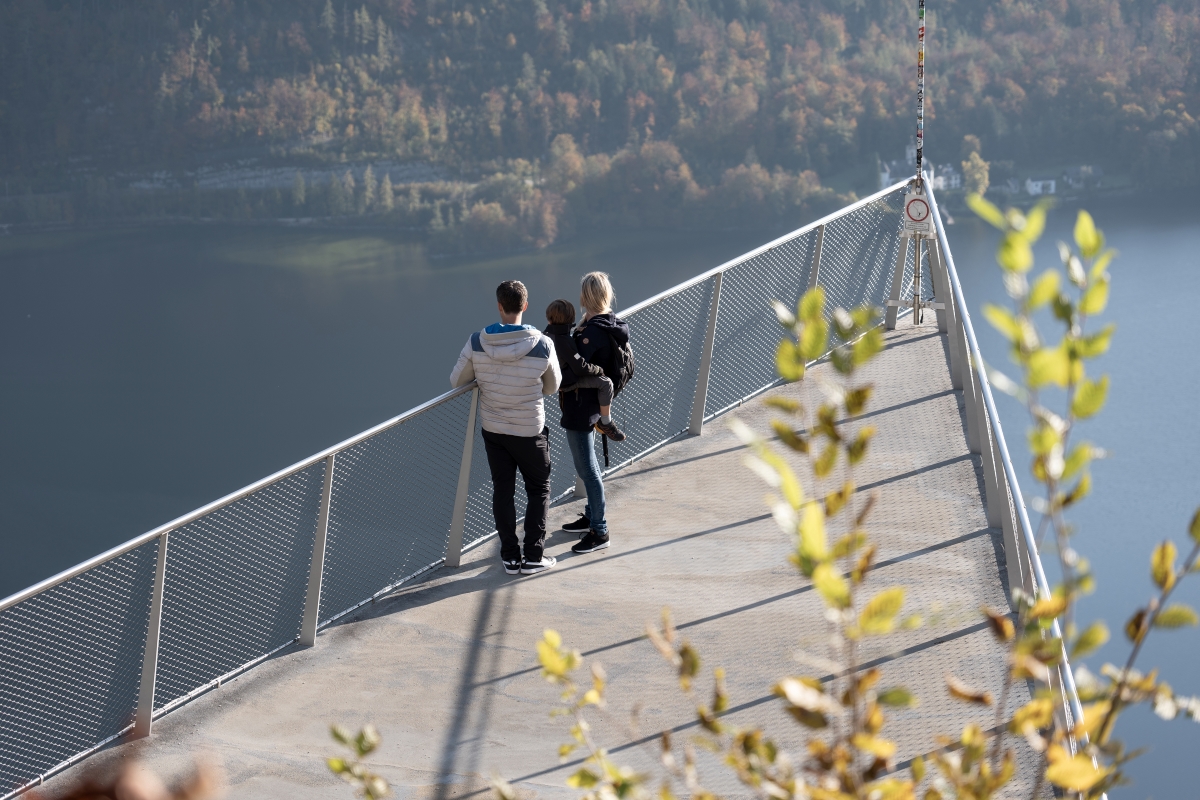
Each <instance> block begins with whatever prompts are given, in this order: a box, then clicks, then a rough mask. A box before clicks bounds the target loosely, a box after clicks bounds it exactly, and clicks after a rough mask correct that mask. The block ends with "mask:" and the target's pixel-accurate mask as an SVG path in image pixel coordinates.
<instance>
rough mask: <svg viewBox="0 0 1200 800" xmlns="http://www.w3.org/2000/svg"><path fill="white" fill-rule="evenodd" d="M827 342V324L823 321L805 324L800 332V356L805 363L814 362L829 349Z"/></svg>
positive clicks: (816, 320) (817, 320)
mask: <svg viewBox="0 0 1200 800" xmlns="http://www.w3.org/2000/svg"><path fill="white" fill-rule="evenodd" d="M828 342H829V323H827V322H826V321H825V320H823V319H814V320H812V321H811V322H807V323H805V325H804V330H802V331H800V345H799V348H800V356H801V357H802V358H803V359H804V360H805V362H809V361H816V360H817V359H818V358H820V357H821V356H823V355H825V351H826V350H828V349H829V344H828Z"/></svg>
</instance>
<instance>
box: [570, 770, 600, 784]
mask: <svg viewBox="0 0 1200 800" xmlns="http://www.w3.org/2000/svg"><path fill="white" fill-rule="evenodd" d="M599 782H600V778H598V777H597V776H596V775H595V773H593V772H591V771H590V770H587V769H581V770H579V771H578V772H576V773H575V774H574V775H572V776H571V777H569V778H567V786H570V787H571V788H572V789H590V788H591V787H593V786H595V785H596V784H597V783H599Z"/></svg>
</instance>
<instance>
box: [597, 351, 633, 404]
mask: <svg viewBox="0 0 1200 800" xmlns="http://www.w3.org/2000/svg"><path fill="white" fill-rule="evenodd" d="M608 343H609V345H611V347H612V354H611V356H610V358H609V364H608V367H606V368H605V370H604V374H605V375H607V376H608V379H609V380H610V381H612V383H613V397H616V396H617V395H619V394H620V393H621V390H622V389H624V388H625V385H626V384H627V383H629V382H630V381H631V380H633V372H634V368H635V367H636V365H635V364H634V361H633V346H632V345H631V344H630V343H629V342H628V341H626V342H625V344H621V345H619V344H617V343H616V341H614V340H613V338H612V337H611V336H609V337H608Z"/></svg>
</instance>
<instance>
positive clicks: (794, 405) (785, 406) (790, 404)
mask: <svg viewBox="0 0 1200 800" xmlns="http://www.w3.org/2000/svg"><path fill="white" fill-rule="evenodd" d="M763 404H764V405H767V406H770V407H771V408H776V409H779V410H780V411H782V412H783V413H785V414H799V413H800V412H801V411H803V410H804V406H802V405H800V403H798V402H797V401H795V400H793V399H792V398H790V397H779V396H777V395H772V396H771V397H768V398H767V399H766V400H763Z"/></svg>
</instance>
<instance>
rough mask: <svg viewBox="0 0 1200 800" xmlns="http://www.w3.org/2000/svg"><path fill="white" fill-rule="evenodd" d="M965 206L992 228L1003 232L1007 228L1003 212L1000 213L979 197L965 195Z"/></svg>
mask: <svg viewBox="0 0 1200 800" xmlns="http://www.w3.org/2000/svg"><path fill="white" fill-rule="evenodd" d="M967 205H968V206H970V207H971V210H972V211H974V212H975V214H976V215H977V216H978V217H979V218H980V219H982V220H984V221H985V222H988V223H990V224H991V225H992V226H994V227H996V228H999V229H1000V230H1004V229H1005V228H1007V227H1008V223H1007V222H1006V221H1005V219H1004V214H1003V212H1001V211H1000V209H998V208H996V207H995V206H994V205H992V204H991V203H989V202H988V201H987V200H984V199H983V197H982V196H981V195H977V194H969V195H967Z"/></svg>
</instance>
